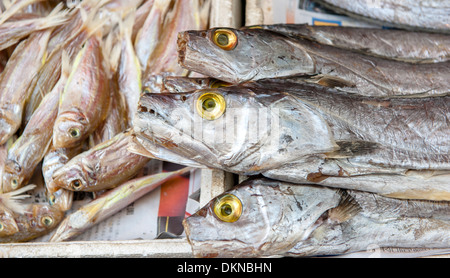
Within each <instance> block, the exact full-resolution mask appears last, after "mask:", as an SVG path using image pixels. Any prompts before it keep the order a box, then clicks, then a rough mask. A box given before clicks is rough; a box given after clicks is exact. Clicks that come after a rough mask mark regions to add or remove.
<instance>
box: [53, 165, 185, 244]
mask: <svg viewBox="0 0 450 278" xmlns="http://www.w3.org/2000/svg"><path fill="white" fill-rule="evenodd" d="M190 170H191V168H189V167H186V168H183V169H181V170H178V171H173V172H164V173H159V174H154V175H149V176H144V177H141V178H136V179H132V180H130V181H127V182H125V183H124V184H122V185H120V186H119V187H117V188H115V189H112V190H109V191H107V192H106V193H104V194H103V195H101V196H99V197H98V198H96V199H95V200H93V201H91V202H90V203H88V204H86V205H85V206H83V207H81V208H80V209H78V210H77V211H75V212H73V213H72V214H70V215H68V216H67V217H66V218H65V219H64V220H63V221H62V222H61V224H60V226H59V227H58V229H57V230H56V231H55V233H54V234H53V236H52V237H51V239H50V241H51V242H59V241H66V240H69V239H71V238H74V237H75V236H77V235H80V234H81V233H83V232H84V231H85V230H87V229H88V228H90V227H92V226H94V225H96V224H97V223H99V222H101V221H103V220H105V219H106V218H107V217H110V216H111V215H113V214H115V213H116V212H118V211H119V210H121V209H123V208H125V207H126V206H128V205H129V204H131V203H132V202H134V201H135V200H137V199H139V198H140V197H142V196H143V195H145V194H147V193H148V192H150V191H152V190H154V189H155V188H157V187H158V186H160V185H161V184H163V183H164V182H166V181H168V180H170V179H172V178H174V177H176V176H178V175H183V174H185V173H187V172H188V171H190Z"/></svg>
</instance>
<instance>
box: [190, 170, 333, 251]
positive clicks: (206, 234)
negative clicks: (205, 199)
mask: <svg viewBox="0 0 450 278" xmlns="http://www.w3.org/2000/svg"><path fill="white" fill-rule="evenodd" d="M320 189H322V188H316V187H309V186H299V185H292V184H286V183H282V182H279V181H276V180H269V179H265V178H255V179H250V180H247V181H245V182H243V183H241V184H240V185H238V186H235V187H234V188H233V189H232V190H229V191H227V192H225V193H223V194H221V195H219V196H217V197H216V198H214V199H213V200H211V201H210V202H209V203H208V204H206V205H205V206H204V207H202V208H201V209H200V210H198V211H197V212H196V213H195V214H193V215H191V216H189V217H187V218H185V219H184V221H183V226H184V228H185V232H186V236H187V239H188V241H189V243H190V244H191V246H192V249H193V253H194V256H197V257H263V256H277V255H283V254H286V252H287V251H288V250H290V249H292V247H293V246H294V245H296V244H302V243H303V241H305V240H306V239H307V238H308V237H309V235H310V232H309V231H313V230H314V229H313V228H312V227H314V226H315V224H316V223H317V221H318V219H319V218H320V217H321V216H322V215H323V213H324V212H325V211H327V210H328V209H329V208H330V206H331V207H332V206H333V205H336V202H335V201H334V199H333V195H332V194H334V191H333V190H328V189H325V190H324V191H326V192H322V191H321V190H320ZM321 193H323V194H322V195H323V196H321ZM326 198H331V201H330V202H328V203H327V202H326V201H325V200H326ZM305 244H306V243H305Z"/></svg>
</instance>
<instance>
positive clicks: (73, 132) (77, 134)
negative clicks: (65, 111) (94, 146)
mask: <svg viewBox="0 0 450 278" xmlns="http://www.w3.org/2000/svg"><path fill="white" fill-rule="evenodd" d="M69 135H70V137H72V138H78V137H80V136H81V133H80V130H79V129H78V128H76V127H73V128H71V129H69Z"/></svg>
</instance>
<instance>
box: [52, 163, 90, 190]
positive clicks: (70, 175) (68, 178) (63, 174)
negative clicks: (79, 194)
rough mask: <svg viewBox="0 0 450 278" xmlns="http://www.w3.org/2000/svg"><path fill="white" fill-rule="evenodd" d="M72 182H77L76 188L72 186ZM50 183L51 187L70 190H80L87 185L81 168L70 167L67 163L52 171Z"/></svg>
mask: <svg viewBox="0 0 450 278" xmlns="http://www.w3.org/2000/svg"><path fill="white" fill-rule="evenodd" d="M74 182H78V183H79V185H78V186H76V188H74V184H73V183H74ZM52 183H53V185H52V188H63V189H66V190H70V191H81V190H83V189H84V188H86V185H87V182H86V179H85V176H84V171H83V169H81V168H80V167H71V166H70V165H69V164H67V165H65V166H63V167H61V168H59V169H57V170H56V171H55V172H54V173H53V175H52ZM53 190H55V189H53ZM55 192H56V191H55Z"/></svg>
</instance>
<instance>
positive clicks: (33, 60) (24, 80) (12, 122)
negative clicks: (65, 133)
mask: <svg viewBox="0 0 450 278" xmlns="http://www.w3.org/2000/svg"><path fill="white" fill-rule="evenodd" d="M50 33H51V30H47V31H39V32H36V33H33V34H32V35H31V36H30V37H29V38H28V39H26V40H24V41H22V42H21V43H20V44H19V45H18V46H17V47H16V48H15V50H14V52H13V54H12V56H11V57H10V58H9V60H8V63H7V64H6V68H5V69H4V71H3V72H2V74H1V75H0V92H1V93H0V145H2V144H4V143H5V142H6V141H7V140H8V139H9V138H10V137H11V136H12V135H13V134H14V133H15V132H16V131H17V130H18V129H19V127H20V125H21V124H22V113H23V110H24V107H25V102H26V101H27V100H28V98H29V97H30V94H29V91H28V86H29V85H30V83H31V82H32V79H33V77H34V76H35V74H36V73H37V72H38V70H39V68H40V67H41V65H42V58H43V57H45V53H46V48H47V42H48V39H49V37H50ZM23 53H27V55H23Z"/></svg>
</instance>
